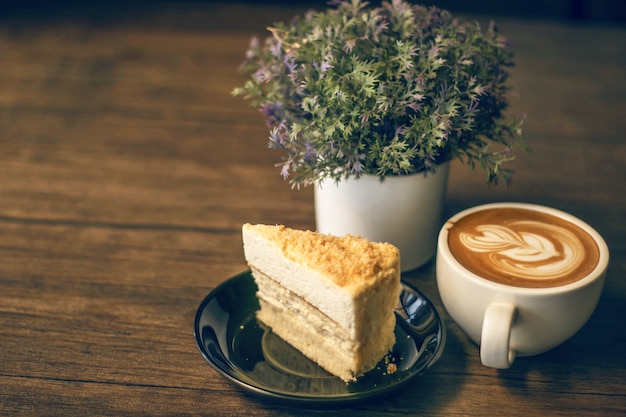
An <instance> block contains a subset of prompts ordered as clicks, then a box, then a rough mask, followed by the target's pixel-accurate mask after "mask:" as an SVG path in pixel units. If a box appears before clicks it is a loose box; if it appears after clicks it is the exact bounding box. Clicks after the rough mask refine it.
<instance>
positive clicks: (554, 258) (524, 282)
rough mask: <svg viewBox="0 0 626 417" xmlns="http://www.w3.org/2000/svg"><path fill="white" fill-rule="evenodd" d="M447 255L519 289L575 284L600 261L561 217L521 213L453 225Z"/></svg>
mask: <svg viewBox="0 0 626 417" xmlns="http://www.w3.org/2000/svg"><path fill="white" fill-rule="evenodd" d="M448 240H449V242H448V243H449V245H450V250H451V251H452V253H453V255H454V256H455V258H457V260H458V261H459V262H460V263H461V264H462V265H463V266H464V267H466V268H468V269H469V270H471V271H472V272H474V273H476V274H478V275H480V276H482V277H484V278H487V279H489V280H492V281H496V282H500V283H505V284H509V285H516V286H522V287H553V286H558V285H565V284H567V283H570V282H574V281H577V280H579V279H581V278H583V277H584V276H586V275H587V274H589V273H590V272H591V271H592V270H593V268H595V266H596V265H597V262H598V256H599V255H598V248H597V245H596V244H595V242H594V240H593V239H592V238H591V236H589V235H588V234H587V233H586V232H585V231H584V230H582V229H581V228H579V227H578V226H576V225H574V224H572V223H570V222H567V221H566V220H563V219H561V218H558V217H555V216H552V215H549V214H547V213H542V212H534V211H531V210H525V209H512V208H506V209H491V210H485V211H482V212H475V213H472V214H469V215H468V216H467V217H465V218H462V219H461V220H459V221H458V222H457V223H456V224H454V225H452V227H451V229H450V231H449V236H448Z"/></svg>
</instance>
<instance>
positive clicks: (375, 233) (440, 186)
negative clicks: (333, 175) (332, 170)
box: [315, 163, 450, 271]
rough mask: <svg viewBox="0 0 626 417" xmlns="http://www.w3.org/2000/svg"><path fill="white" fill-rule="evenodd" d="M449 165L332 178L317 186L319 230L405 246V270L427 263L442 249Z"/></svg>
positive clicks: (403, 253) (403, 249) (316, 212)
mask: <svg viewBox="0 0 626 417" xmlns="http://www.w3.org/2000/svg"><path fill="white" fill-rule="evenodd" d="M449 168H450V164H449V163H445V164H443V165H441V166H439V167H438V168H437V170H436V172H435V173H434V174H428V175H424V174H412V175H403V176H390V177H385V179H384V181H383V182H381V181H380V179H379V178H378V177H377V176H374V175H364V176H362V177H361V178H360V179H358V180H357V179H352V178H350V179H348V180H342V181H340V182H339V183H338V184H337V183H335V182H334V181H332V180H328V181H325V182H323V183H321V184H318V185H317V186H316V187H315V219H316V225H317V231H318V232H320V233H327V234H333V235H336V236H343V235H346V234H352V235H359V236H362V237H365V238H367V239H370V240H372V241H375V242H389V243H392V244H394V245H395V246H397V247H398V248H399V249H400V258H401V263H402V271H409V270H412V269H415V268H417V267H419V266H421V265H423V264H425V263H426V262H427V261H428V260H429V259H430V258H431V257H432V256H433V255H434V254H435V250H436V247H437V233H438V231H439V228H440V226H441V224H440V222H441V215H442V209H443V201H444V197H445V191H446V184H447V180H448V171H449Z"/></svg>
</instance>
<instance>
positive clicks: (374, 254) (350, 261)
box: [244, 224, 400, 287]
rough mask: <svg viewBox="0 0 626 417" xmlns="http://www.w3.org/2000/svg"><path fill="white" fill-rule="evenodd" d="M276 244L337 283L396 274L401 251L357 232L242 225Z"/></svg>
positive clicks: (358, 283)
mask: <svg viewBox="0 0 626 417" xmlns="http://www.w3.org/2000/svg"><path fill="white" fill-rule="evenodd" d="M244 228H252V229H253V230H254V231H255V232H256V233H258V234H259V235H261V236H262V237H264V238H265V239H267V240H268V241H270V242H272V243H273V244H274V245H276V246H277V247H278V248H279V249H280V250H281V251H282V252H283V254H284V255H285V257H286V258H288V259H290V260H292V261H294V262H298V263H300V264H302V265H305V266H306V267H308V268H310V269H313V270H316V271H318V272H320V273H321V274H323V275H325V276H326V277H328V278H329V279H331V280H332V281H333V282H334V283H335V284H337V285H338V286H340V287H353V286H356V287H362V286H363V285H365V286H367V284H368V281H377V280H381V279H386V278H387V279H391V278H393V277H394V276H398V275H399V271H400V252H399V250H398V249H397V248H396V247H395V246H393V245H391V244H389V243H377V242H371V241H369V240H367V239H365V238H362V237H359V236H352V235H346V236H343V237H337V236H332V235H325V234H321V233H316V232H312V231H310V230H296V229H291V228H288V227H286V226H282V225H275V226H272V225H262V224H257V225H250V224H246V225H244Z"/></svg>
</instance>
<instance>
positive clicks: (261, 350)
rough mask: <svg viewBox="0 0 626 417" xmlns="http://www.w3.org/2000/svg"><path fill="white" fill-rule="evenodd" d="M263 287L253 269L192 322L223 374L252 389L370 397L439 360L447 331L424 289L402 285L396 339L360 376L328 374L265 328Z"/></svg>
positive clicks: (314, 398)
mask: <svg viewBox="0 0 626 417" xmlns="http://www.w3.org/2000/svg"><path fill="white" fill-rule="evenodd" d="M256 291H257V287H256V284H255V283H254V281H253V279H252V274H251V273H250V271H246V272H243V273H240V274H238V275H236V276H234V277H232V278H230V279H229V280H227V281H225V282H223V283H222V284H220V285H219V286H218V287H217V288H215V289H214V290H213V291H211V293H210V294H209V295H207V297H206V298H205V299H204V300H203V301H202V303H201V304H200V307H199V308H198V312H197V313H196V319H195V323H194V330H195V337H196V343H197V344H198V348H199V349H200V352H201V353H202V356H204V358H205V359H206V360H207V361H208V362H209V364H210V365H211V366H212V367H213V368H215V369H216V370H217V371H218V372H219V373H220V374H222V375H223V376H224V377H226V378H228V379H229V380H231V381H233V382H234V383H236V384H237V385H239V386H240V387H242V388H244V389H245V390H247V391H248V392H251V393H253V394H257V395H260V396H263V397H267V398H271V399H273V400H279V401H283V402H288V403H298V404H308V405H314V406H315V405H326V406H329V405H330V406H332V405H335V404H346V403H351V402H355V401H360V400H365V399H370V398H372V397H375V396H377V395H380V394H383V393H386V392H388V391H390V390H392V389H396V388H398V387H399V386H401V385H403V384H404V383H406V382H407V381H409V380H410V379H411V378H414V377H416V376H418V375H421V374H422V373H424V372H425V371H426V370H427V369H428V368H430V367H431V366H432V365H433V364H434V363H435V362H436V361H437V359H439V356H440V355H441V353H442V351H443V347H444V344H445V338H446V332H445V327H444V325H443V322H442V320H441V318H440V316H439V313H438V312H437V310H436V309H435V307H434V306H433V304H432V303H431V302H430V300H428V298H426V297H425V296H424V295H423V294H422V293H420V292H419V291H418V290H416V289H414V288H412V287H410V286H408V285H407V284H406V283H403V284H402V292H401V294H400V299H399V300H398V305H397V306H396V319H397V320H396V329H395V333H396V344H395V346H394V347H393V350H392V352H391V353H390V354H389V355H388V358H387V360H391V362H393V363H395V365H396V366H397V370H396V371H395V372H387V365H386V363H385V362H384V361H381V362H380V363H379V364H378V366H377V367H376V368H374V369H373V370H371V371H369V372H367V373H366V374H365V375H363V376H362V377H360V378H359V379H357V381H355V382H351V383H345V382H343V381H342V380H341V379H339V378H337V377H334V376H332V375H330V374H328V373H327V372H326V371H324V370H323V369H321V368H320V367H319V366H317V365H316V364H315V363H313V362H311V361H310V360H309V359H307V358H306V357H305V356H304V355H302V354H301V353H300V352H298V351H297V350H295V349H294V348H292V347H291V346H290V345H289V344H287V343H286V342H284V341H282V339H280V338H279V337H278V336H276V335H274V334H273V333H272V332H271V330H267V329H265V328H264V327H262V326H261V325H260V324H259V323H258V322H257V320H256V318H255V313H256V311H257V310H258V309H259V304H258V301H257V298H256Z"/></svg>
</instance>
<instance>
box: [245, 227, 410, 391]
mask: <svg viewBox="0 0 626 417" xmlns="http://www.w3.org/2000/svg"><path fill="white" fill-rule="evenodd" d="M242 232H243V244H244V253H245V257H246V260H247V261H248V264H249V266H250V268H251V270H252V275H253V277H254V280H255V282H256V283H257V285H258V287H259V291H258V293H257V296H258V299H259V302H260V305H261V309H260V310H259V311H258V312H257V318H258V320H259V321H261V322H262V323H264V324H265V325H267V326H268V327H270V328H271V329H272V331H273V332H274V333H276V334H277V335H278V336H280V337H281V338H282V339H284V340H285V341H286V342H288V343H289V344H291V345H292V346H293V347H295V348H296V349H298V350H299V351H300V352H302V353H303V354H304V355H306V356H307V357H309V358H310V359H311V360H313V361H314V362H316V363H317V364H319V365H320V366H321V367H322V368H324V369H326V370H327V371H328V372H330V373H331V374H334V375H336V376H338V377H339V378H341V379H343V380H344V381H346V382H348V381H353V380H355V379H356V378H357V377H359V376H360V375H362V374H363V373H365V372H367V371H369V370H370V369H372V368H374V367H375V366H376V364H377V363H378V361H380V360H381V359H382V358H383V357H384V356H385V354H386V353H387V352H389V351H390V350H391V348H392V347H393V345H394V343H395V336H394V328H395V323H396V319H395V314H394V307H395V306H396V304H397V302H398V297H399V294H400V254H399V251H398V249H397V248H396V247H395V246H393V245H391V244H388V243H374V242H370V241H368V240H366V239H363V238H361V237H357V236H350V235H348V236H345V237H336V236H330V235H323V234H319V233H315V232H311V231H302V230H294V229H290V228H287V227H285V226H270V225H251V224H245V225H244V226H243V228H242Z"/></svg>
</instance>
